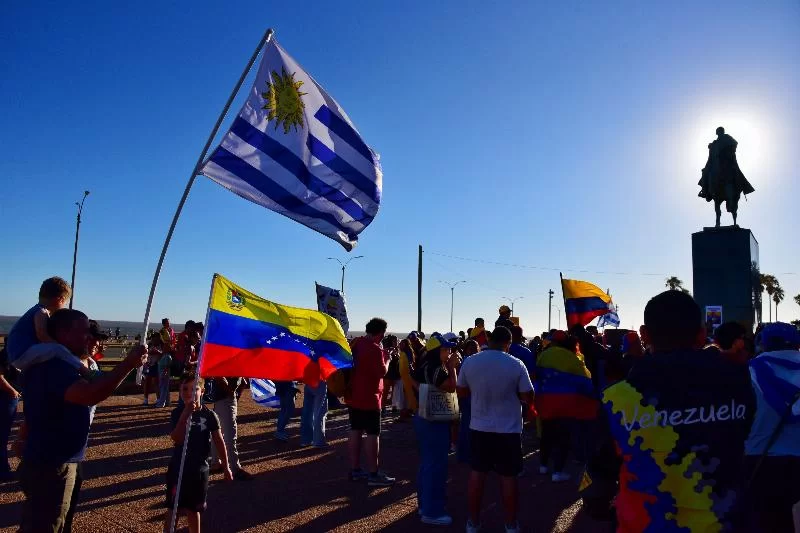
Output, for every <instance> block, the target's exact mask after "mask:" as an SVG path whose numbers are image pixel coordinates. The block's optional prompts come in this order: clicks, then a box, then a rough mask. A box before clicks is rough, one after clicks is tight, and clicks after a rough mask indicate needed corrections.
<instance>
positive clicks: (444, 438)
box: [414, 415, 450, 517]
mask: <svg viewBox="0 0 800 533" xmlns="http://www.w3.org/2000/svg"><path fill="white" fill-rule="evenodd" d="M414 430H415V431H416V433H417V445H418V448H419V471H418V472H417V505H419V510H420V512H421V513H422V516H430V517H437V516H442V515H444V514H445V503H446V500H447V455H448V453H449V452H450V422H429V421H428V420H425V419H424V418H422V417H419V416H417V415H414Z"/></svg>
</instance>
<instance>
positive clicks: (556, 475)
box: [550, 472, 572, 483]
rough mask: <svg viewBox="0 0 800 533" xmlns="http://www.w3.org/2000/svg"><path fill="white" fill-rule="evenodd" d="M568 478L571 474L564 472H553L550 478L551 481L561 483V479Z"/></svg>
mask: <svg viewBox="0 0 800 533" xmlns="http://www.w3.org/2000/svg"><path fill="white" fill-rule="evenodd" d="M570 479H572V476H570V475H569V474H567V473H566V472H553V475H552V477H551V478H550V480H551V481H553V483H561V482H562V481H569V480H570Z"/></svg>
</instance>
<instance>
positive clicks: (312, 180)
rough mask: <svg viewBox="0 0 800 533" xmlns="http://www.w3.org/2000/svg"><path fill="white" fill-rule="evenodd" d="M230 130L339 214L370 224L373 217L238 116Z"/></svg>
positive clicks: (279, 144)
mask: <svg viewBox="0 0 800 533" xmlns="http://www.w3.org/2000/svg"><path fill="white" fill-rule="evenodd" d="M231 131H232V132H233V133H235V134H236V135H237V136H238V137H239V138H240V139H242V140H243V141H245V142H246V143H247V144H249V145H250V146H252V147H253V148H256V149H257V150H260V151H261V152H264V153H265V154H267V155H268V156H269V157H271V158H272V159H273V160H274V161H275V162H276V163H278V164H279V165H281V166H282V167H283V168H285V169H286V170H288V171H289V172H291V173H292V174H294V175H295V177H297V179H298V180H300V181H301V182H302V183H303V184H304V185H305V186H307V187H308V189H309V190H310V191H311V192H313V193H314V194H316V195H318V196H322V197H324V198H327V199H328V200H330V201H331V202H333V203H334V204H336V205H337V206H338V207H339V208H341V209H342V211H344V212H345V213H347V214H348V215H350V216H351V217H353V220H356V221H358V222H361V223H362V224H364V225H365V226H366V225H367V224H369V223H370V222H372V219H373V218H374V217H372V216H370V215H368V214H367V213H366V212H364V210H363V209H362V208H361V206H360V205H358V204H357V203H356V202H354V201H353V200H352V199H351V198H349V197H348V196H346V195H345V194H344V193H342V192H341V191H340V190H338V189H336V188H335V187H331V186H330V185H328V184H327V183H325V182H324V181H322V180H321V179H319V178H318V177H316V176H314V175H313V174H311V172H309V170H308V167H307V166H306V164H305V163H304V162H303V160H302V159H300V158H299V157H297V155H295V154H294V153H293V152H292V151H291V150H288V149H286V147H285V146H283V145H282V144H281V143H279V142H278V141H276V140H275V139H273V138H272V137H270V136H269V135H267V134H266V133H264V132H263V131H260V130H259V129H257V128H256V127H255V126H253V125H252V124H250V123H249V122H247V121H246V120H245V119H243V118H242V117H236V120H234V121H233V125H232V126H231ZM259 190H260V189H259Z"/></svg>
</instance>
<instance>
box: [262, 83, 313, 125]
mask: <svg viewBox="0 0 800 533" xmlns="http://www.w3.org/2000/svg"><path fill="white" fill-rule="evenodd" d="M294 75H295V73H294V72H292V73H291V74H289V73H288V72H286V69H284V68H281V74H278V73H277V72H276V71H274V70H273V71H272V76H271V78H272V83H267V92H265V93H261V96H262V98H264V100H265V103H264V107H262V108H261V109H268V110H269V115H267V119H268V120H273V119H276V120H275V129H276V130H277V129H278V125H279V124H280V123H283V133H289V128H291V127H292V126H294V129H295V131H297V126H300V127H304V126H305V123H304V122H303V110H304V109H305V107H306V106H305V104H304V103H303V98H302V96H303V95H305V94H308V93H302V92H300V86H301V85H303V82H302V81H294Z"/></svg>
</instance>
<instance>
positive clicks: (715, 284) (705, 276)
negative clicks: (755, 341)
mask: <svg viewBox="0 0 800 533" xmlns="http://www.w3.org/2000/svg"><path fill="white" fill-rule="evenodd" d="M692 272H693V276H694V280H693V291H692V295H693V296H694V299H695V300H696V301H697V303H698V304H699V305H700V307H701V309H703V312H704V313H705V308H706V306H709V305H712V306H713V305H721V306H722V321H723V322H729V321H736V322H739V323H741V324H742V325H744V326H745V327H746V328H748V331H753V328H754V326H755V324H756V323H757V322H758V321H760V320H761V292H760V290H759V285H760V284H759V283H758V277H759V267H758V241H756V238H755V237H754V236H753V233H752V232H751V231H750V230H749V229H745V228H737V227H734V226H727V227H722V228H704V229H703V231H699V232H697V233H693V234H692Z"/></svg>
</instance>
